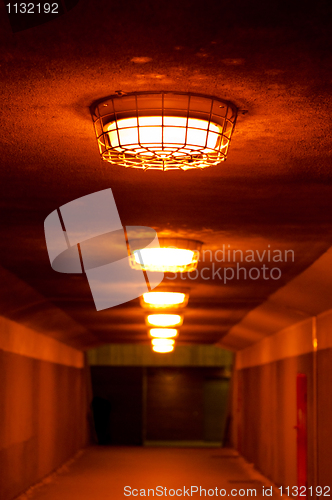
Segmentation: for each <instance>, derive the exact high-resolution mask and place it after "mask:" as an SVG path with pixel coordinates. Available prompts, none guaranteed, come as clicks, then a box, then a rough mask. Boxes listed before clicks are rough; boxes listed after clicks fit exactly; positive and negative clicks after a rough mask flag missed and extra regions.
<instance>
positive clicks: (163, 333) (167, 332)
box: [149, 328, 178, 339]
mask: <svg viewBox="0 0 332 500" xmlns="http://www.w3.org/2000/svg"><path fill="white" fill-rule="evenodd" d="M149 335H150V337H154V338H160V339H170V338H173V337H177V335H178V331H177V329H176V328H150V331H149Z"/></svg>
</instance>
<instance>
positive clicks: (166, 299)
mask: <svg viewBox="0 0 332 500" xmlns="http://www.w3.org/2000/svg"><path fill="white" fill-rule="evenodd" d="M140 301H141V306H142V307H144V308H145V309H167V308H172V309H178V308H182V307H185V306H186V305H187V303H188V294H187V293H183V292H172V291H166V292H165V291H160V292H147V293H144V294H143V295H142V296H141V299H140Z"/></svg>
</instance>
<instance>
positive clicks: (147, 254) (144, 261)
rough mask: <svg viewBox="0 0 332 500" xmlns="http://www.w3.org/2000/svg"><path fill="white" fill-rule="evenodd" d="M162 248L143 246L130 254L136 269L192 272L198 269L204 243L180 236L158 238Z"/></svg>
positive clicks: (131, 263)
mask: <svg viewBox="0 0 332 500" xmlns="http://www.w3.org/2000/svg"><path fill="white" fill-rule="evenodd" d="M158 239H159V245H160V248H142V249H137V250H135V251H134V252H133V253H132V255H131V256H130V265H131V267H132V268H134V269H138V270H140V269H142V268H143V269H146V270H147V271H159V272H164V273H167V272H170V273H183V272H191V271H193V270H195V269H196V267H197V264H198V260H199V254H200V249H201V247H202V243H201V242H200V241H195V240H184V239H180V238H158Z"/></svg>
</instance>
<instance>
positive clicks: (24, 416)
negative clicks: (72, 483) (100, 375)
mask: <svg viewBox="0 0 332 500" xmlns="http://www.w3.org/2000/svg"><path fill="white" fill-rule="evenodd" d="M0 381H1V383H0V407H1V411H0V498H1V499H2V500H11V499H12V498H14V497H16V496H17V495H19V494H20V493H21V492H23V491H25V490H26V489H27V488H29V487H30V486H31V485H33V484H35V483H36V482H38V481H40V480H41V479H42V478H43V477H44V476H46V475H48V474H49V473H51V472H52V471H54V470H55V469H56V468H58V467H59V466H60V465H62V464H63V463H64V462H65V461H66V460H68V459H69V458H70V457H72V456H73V455H74V454H75V452H77V450H79V449H80V448H82V447H84V446H85V445H86V444H87V441H88V439H89V425H88V419H87V416H88V404H89V402H88V397H87V385H88V384H87V371H86V369H85V363H84V355H83V353H82V352H81V351H78V350H76V349H73V348H71V347H69V346H67V345H65V344H62V343H60V342H58V341H57V340H55V339H52V338H50V337H47V336H45V335H43V334H41V333H38V332H36V331H33V330H32V329H30V328H27V327H25V326H22V325H20V324H18V323H15V322H13V321H10V320H8V319H6V318H3V317H0Z"/></svg>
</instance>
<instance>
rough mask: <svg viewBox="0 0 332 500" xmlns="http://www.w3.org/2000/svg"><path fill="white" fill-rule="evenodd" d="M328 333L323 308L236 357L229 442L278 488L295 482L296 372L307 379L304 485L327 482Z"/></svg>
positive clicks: (331, 367) (331, 419) (331, 363)
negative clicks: (306, 449)
mask: <svg viewBox="0 0 332 500" xmlns="http://www.w3.org/2000/svg"><path fill="white" fill-rule="evenodd" d="M331 332H332V311H327V312H325V313H324V314H321V315H319V316H318V317H317V318H310V319H307V320H305V321H302V322H300V323H298V324H296V325H294V326H292V327H289V328H286V329H284V330H281V331H280V332H278V333H276V334H274V335H271V336H269V337H266V338H264V339H263V340H261V341H260V342H257V343H256V344H253V345H252V346H250V347H248V348H246V349H243V350H242V351H239V352H238V353H237V355H236V363H235V367H236V368H235V376H234V394H233V426H232V438H233V442H234V444H235V446H236V447H237V448H238V449H239V451H240V452H241V453H242V454H243V455H244V456H245V457H246V458H247V459H248V460H249V461H250V462H253V463H254V464H255V466H256V468H258V469H259V470H260V471H261V472H262V473H263V474H265V475H266V476H268V477H269V478H270V479H271V480H273V481H274V482H275V483H276V484H277V485H279V486H283V487H286V486H295V485H297V431H296V428H295V426H296V424H297V413H296V412H297V410H296V377H297V374H298V373H303V374H305V375H306V376H307V381H308V393H307V418H308V422H307V444H308V460H307V475H308V486H310V485H315V484H316V485H319V486H331V483H332V476H331V464H330V460H331V451H330V450H331V449H332V432H331V430H332V429H331V428H332V335H331ZM316 346H317V348H316Z"/></svg>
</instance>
